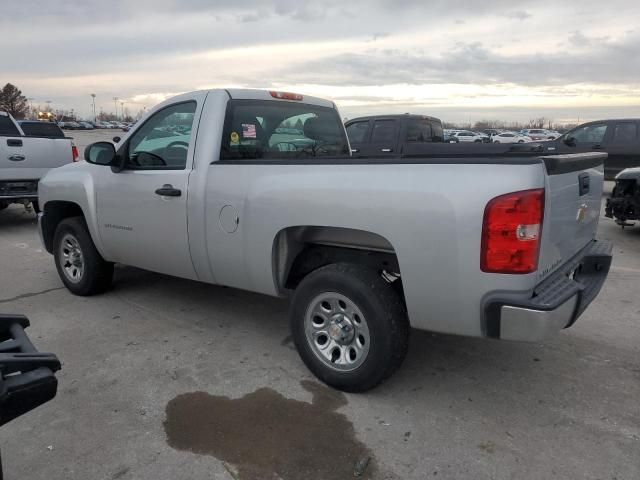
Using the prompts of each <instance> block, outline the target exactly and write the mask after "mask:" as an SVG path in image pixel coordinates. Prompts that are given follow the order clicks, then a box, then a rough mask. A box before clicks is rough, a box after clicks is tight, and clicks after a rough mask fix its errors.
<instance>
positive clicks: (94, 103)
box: [90, 93, 96, 123]
mask: <svg viewBox="0 0 640 480" xmlns="http://www.w3.org/2000/svg"><path fill="white" fill-rule="evenodd" d="M90 95H91V102H92V104H93V121H94V123H95V121H96V94H95V93H91V94H90Z"/></svg>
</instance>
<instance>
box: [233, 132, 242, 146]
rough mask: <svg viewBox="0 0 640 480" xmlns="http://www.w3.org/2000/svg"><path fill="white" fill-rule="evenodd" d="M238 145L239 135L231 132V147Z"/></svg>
mask: <svg viewBox="0 0 640 480" xmlns="http://www.w3.org/2000/svg"><path fill="white" fill-rule="evenodd" d="M239 143H240V135H238V132H231V145H238V144H239Z"/></svg>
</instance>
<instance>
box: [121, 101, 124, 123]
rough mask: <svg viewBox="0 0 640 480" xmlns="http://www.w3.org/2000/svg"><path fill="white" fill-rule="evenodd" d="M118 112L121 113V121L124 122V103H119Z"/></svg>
mask: <svg viewBox="0 0 640 480" xmlns="http://www.w3.org/2000/svg"><path fill="white" fill-rule="evenodd" d="M120 111H121V112H122V121H123V122H124V102H120Z"/></svg>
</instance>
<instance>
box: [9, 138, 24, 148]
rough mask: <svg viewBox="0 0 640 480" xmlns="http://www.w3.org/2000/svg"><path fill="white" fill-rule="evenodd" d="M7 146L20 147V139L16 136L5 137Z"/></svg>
mask: <svg viewBox="0 0 640 480" xmlns="http://www.w3.org/2000/svg"><path fill="white" fill-rule="evenodd" d="M7 146H8V147H21V146H22V140H18V139H17V138H8V139H7Z"/></svg>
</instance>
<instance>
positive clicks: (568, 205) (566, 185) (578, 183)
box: [538, 153, 607, 278]
mask: <svg viewBox="0 0 640 480" xmlns="http://www.w3.org/2000/svg"><path fill="white" fill-rule="evenodd" d="M606 158H607V155H606V154H605V153H578V154H571V155H554V156H549V157H543V161H544V163H545V166H546V170H547V178H546V191H547V193H546V198H545V202H546V206H545V219H544V224H543V228H542V245H541V249H540V263H539V268H538V270H539V276H540V278H544V277H547V276H548V275H549V274H551V273H552V272H554V271H555V270H556V269H557V268H558V267H560V266H561V265H562V264H564V263H566V262H567V261H569V260H570V259H571V258H572V257H573V256H574V255H575V254H577V253H578V252H579V251H580V250H582V249H583V248H584V247H585V246H586V245H587V244H588V243H589V242H590V241H591V240H593V239H594V238H595V236H596V230H597V228H598V219H599V218H600V207H601V201H602V187H603V181H604V173H603V171H604V170H603V164H604V160H605V159H606Z"/></svg>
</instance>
